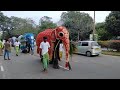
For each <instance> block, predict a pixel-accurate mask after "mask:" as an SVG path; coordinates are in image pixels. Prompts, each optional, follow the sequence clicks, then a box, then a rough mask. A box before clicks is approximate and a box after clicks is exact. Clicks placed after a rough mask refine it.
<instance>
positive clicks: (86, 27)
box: [61, 11, 93, 40]
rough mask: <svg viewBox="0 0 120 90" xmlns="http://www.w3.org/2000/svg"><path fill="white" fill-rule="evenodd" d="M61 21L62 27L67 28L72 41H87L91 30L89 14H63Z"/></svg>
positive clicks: (91, 21) (69, 12)
mask: <svg viewBox="0 0 120 90" xmlns="http://www.w3.org/2000/svg"><path fill="white" fill-rule="evenodd" d="M61 21H62V22H63V26H65V27H66V28H68V30H69V32H70V37H72V40H80V39H81V40H86V39H89V35H90V34H91V33H92V30H93V19H92V17H90V16H89V14H87V13H81V12H79V11H68V12H63V13H62V15H61ZM76 35H77V36H78V37H76ZM73 36H74V38H73Z"/></svg>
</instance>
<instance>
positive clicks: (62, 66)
mask: <svg viewBox="0 0 120 90" xmlns="http://www.w3.org/2000/svg"><path fill="white" fill-rule="evenodd" d="M59 67H61V68H63V69H66V70H69V69H67V68H65V67H63V66H61V65H59Z"/></svg>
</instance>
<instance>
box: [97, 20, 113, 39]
mask: <svg viewBox="0 0 120 90" xmlns="http://www.w3.org/2000/svg"><path fill="white" fill-rule="evenodd" d="M96 33H97V34H98V40H109V39H110V38H111V36H110V34H109V32H108V31H107V30H106V29H105V23H104V22H102V23H97V24H96Z"/></svg>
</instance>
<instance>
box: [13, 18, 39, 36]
mask: <svg viewBox="0 0 120 90" xmlns="http://www.w3.org/2000/svg"><path fill="white" fill-rule="evenodd" d="M11 20H12V25H13V27H14V32H13V35H17V34H19V35H20V34H24V33H28V32H29V33H35V34H36V33H37V29H36V24H35V22H34V21H33V20H32V19H30V18H26V19H23V18H18V17H13V16H12V17H11Z"/></svg>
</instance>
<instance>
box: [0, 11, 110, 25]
mask: <svg viewBox="0 0 120 90" xmlns="http://www.w3.org/2000/svg"><path fill="white" fill-rule="evenodd" d="M2 12H3V14H4V15H6V16H8V17H11V16H16V17H21V18H32V19H33V20H34V21H35V23H36V24H39V20H40V18H41V17H43V16H49V17H52V21H53V22H55V23H56V22H58V21H59V20H60V16H61V14H62V12H66V11H2ZM80 12H85V13H88V14H89V15H90V16H91V17H92V18H93V17H94V11H80ZM109 13H110V11H95V22H96V23H98V22H104V21H105V18H106V16H108V15H109Z"/></svg>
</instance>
